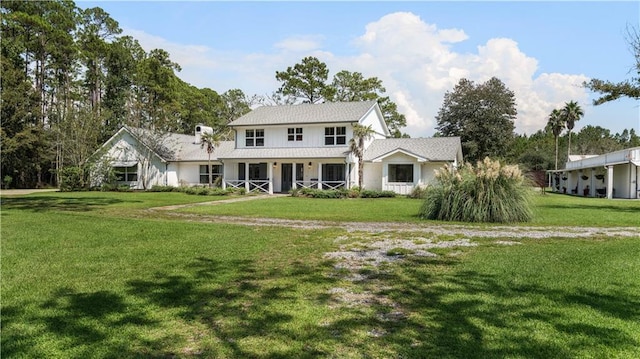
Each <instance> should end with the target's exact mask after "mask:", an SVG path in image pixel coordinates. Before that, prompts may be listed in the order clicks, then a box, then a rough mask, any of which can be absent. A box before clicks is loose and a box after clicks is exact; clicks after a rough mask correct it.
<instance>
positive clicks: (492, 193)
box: [420, 157, 532, 223]
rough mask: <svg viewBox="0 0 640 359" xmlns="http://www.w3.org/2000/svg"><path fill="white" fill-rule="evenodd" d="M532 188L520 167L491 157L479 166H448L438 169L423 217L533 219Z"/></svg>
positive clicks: (428, 193)
mask: <svg viewBox="0 0 640 359" xmlns="http://www.w3.org/2000/svg"><path fill="white" fill-rule="evenodd" d="M530 194H531V193H530V189H529V186H527V185H526V183H525V178H524V176H523V175H522V172H521V171H520V169H519V168H518V166H509V165H501V164H500V162H499V161H492V160H491V159H489V158H488V157H487V158H485V159H484V160H483V161H479V162H478V164H477V165H476V167H473V166H472V165H471V164H465V165H464V166H462V167H461V168H460V169H458V170H454V169H453V168H451V167H450V166H448V165H445V166H444V167H443V168H442V169H440V170H437V171H436V184H435V185H433V186H430V187H428V188H427V191H426V196H425V198H426V199H425V201H424V204H423V205H422V207H421V208H420V217H422V218H425V219H438V220H445V221H461V222H499V223H512V222H526V221H529V220H531V217H532V211H531V205H530Z"/></svg>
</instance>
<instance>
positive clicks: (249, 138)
mask: <svg viewBox="0 0 640 359" xmlns="http://www.w3.org/2000/svg"><path fill="white" fill-rule="evenodd" d="M245 133H246V136H245V145H246V146H247V147H254V146H256V147H258V146H264V130H247V131H246V132H245Z"/></svg>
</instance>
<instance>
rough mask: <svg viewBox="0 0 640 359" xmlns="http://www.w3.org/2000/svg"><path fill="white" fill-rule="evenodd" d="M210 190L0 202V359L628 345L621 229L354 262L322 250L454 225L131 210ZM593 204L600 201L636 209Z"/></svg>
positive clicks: (639, 345)
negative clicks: (369, 228)
mask: <svg viewBox="0 0 640 359" xmlns="http://www.w3.org/2000/svg"><path fill="white" fill-rule="evenodd" d="M545 198H546V199H547V200H549V199H551V200H552V203H553V201H560V202H559V203H560V204H565V205H566V204H567V203H574V202H573V201H577V202H575V203H579V204H582V203H587V204H588V203H591V202H590V201H586V202H582V201H579V200H584V199H582V198H572V197H567V196H558V197H557V198H556V197H554V196H547V197H545ZM214 199H216V198H215V197H200V196H188V195H184V194H180V193H169V194H168V193H153V194H147V193H73V194H68V193H48V194H41V195H33V196H25V197H16V198H2V211H1V215H0V218H1V220H2V226H1V233H0V234H1V241H2V242H1V245H2V252H1V262H0V263H1V272H2V277H1V279H0V280H1V287H2V302H1V309H2V328H1V330H2V336H1V340H2V343H1V344H2V346H1V356H2V357H7V358H56V357H58V358H149V357H151V358H168V357H173V358H191V357H205V358H248V357H254V358H274V357H281V358H282V357H287V358H289V357H295V358H317V357H327V358H329V357H340V358H362V357H373V358H389V357H393V358H395V357H408V358H425V357H426V358H431V357H433V358H505V357H512V358H585V357H591V358H610V357H617V358H637V357H640V260H638V258H640V242H638V238H607V237H593V238H590V239H588V240H587V239H549V240H539V239H538V240H530V239H516V240H514V241H513V243H508V244H509V245H505V244H501V243H499V242H497V241H496V240H493V239H487V238H471V239H470V240H471V241H472V242H473V244H474V246H457V245H454V244H452V245H450V246H449V245H443V246H442V248H437V249H434V250H433V254H437V256H423V257H421V256H417V255H415V254H414V253H415V251H413V250H402V248H397V246H396V247H394V248H393V250H388V251H386V252H385V253H387V254H386V256H387V257H389V258H387V259H389V261H387V262H383V263H377V262H375V261H368V260H365V261H364V262H362V263H364V264H362V266H361V267H354V266H353V263H352V262H349V261H345V260H341V259H337V258H329V257H327V256H326V254H327V253H328V252H334V251H338V250H347V249H348V250H352V251H354V252H353V253H354V254H355V255H356V258H357V255H359V254H361V253H364V252H363V251H365V250H366V249H367V248H370V247H371V246H373V245H374V244H375V243H377V242H379V241H382V240H389V239H391V240H406V241H410V242H412V243H430V242H433V243H437V242H440V241H445V242H447V241H451V240H458V239H459V238H446V237H445V236H440V237H439V236H436V235H432V236H430V237H429V238H421V237H415V238H414V237H412V235H411V234H408V233H404V234H400V233H393V232H387V233H348V232H346V231H342V230H338V229H323V230H319V229H314V230H300V229H288V228H279V227H250V226H238V225H227V224H215V223H199V222H190V221H182V220H179V219H172V220H170V221H166V220H164V219H163V218H162V216H159V215H158V212H155V211H147V208H150V207H156V206H161V205H170V204H177V203H189V202H192V201H210V200H214ZM565 199H566V200H565ZM297 200H301V201H297ZM594 201H601V202H593V203H594V204H592V206H597V205H598V204H599V203H604V204H607V203H609V204H611V205H612V206H613V208H612V209H610V210H611V211H614V212H615V211H618V212H620V213H624V211H630V212H632V211H633V210H634V208H636V207H634V206H635V205H629V206H630V207H628V208H626V207H625V206H627V204H624V205H622V207H618V203H622V201H607V200H601V199H600V200H595V199H594ZM318 203H320V204H318ZM635 203H637V201H636V202H635ZM316 204H317V205H318V206H319V207H318V208H311V207H310V206H312V205H316ZM413 204H415V206H416V208H417V207H418V206H419V201H415V200H409V199H402V198H396V199H380V200H373V199H372V200H370V201H369V200H366V201H365V200H335V201H334V200H307V199H299V198H274V199H267V200H256V201H248V202H240V203H235V204H224V205H217V206H210V207H194V208H193V209H199V210H200V209H205V208H206V209H208V210H211V211H215V210H221V211H223V210H225V209H224V208H232V210H237V208H242V206H244V208H245V209H250V208H252V207H258V208H260V207H262V209H263V210H267V209H269V210H276V209H287V208H288V209H289V210H290V211H291V213H294V212H296V211H298V212H308V211H310V210H312V209H315V210H318V211H323V213H325V214H324V215H325V216H328V217H327V218H331V220H334V219H333V217H329V214H330V213H331V212H337V213H338V214H339V215H338V217H340V215H341V214H346V213H353V212H355V213H368V212H371V213H368V214H366V215H362V217H358V218H368V219H361V220H372V221H382V220H390V219H389V217H394V216H396V215H398V218H404V220H406V221H415V220H417V219H414V218H413V217H412V214H411V213H412V212H411V210H410V209H408V208H409V207H410V206H411V205H413ZM294 206H296V207H294ZM325 206H326V207H329V210H325V209H322V208H325ZM343 206H344V207H345V208H344V209H343ZM559 206H560V205H559V204H558V203H556V204H553V205H551V207H549V208H546V209H544V211H547V213H552V211H554V210H562V211H566V212H563V213H565V215H564V216H565V217H566V218H569V219H570V220H571V221H572V222H577V221H578V218H579V217H580V216H577V215H576V216H574V215H572V214H571V213H572V211H574V210H580V209H579V208H571V206H569V207H568V208H564V209H562V208H560V207H559ZM234 208H235V209H234ZM625 208H626V209H625ZM304 209H306V211H305V210H304ZM226 210H229V209H226ZM252 210H253V211H255V209H252ZM396 210H397V211H398V212H395V211H396ZM601 210H603V209H602V208H598V207H594V208H592V209H591V211H592V212H594V213H598V211H601ZM209 213H211V212H209ZM255 213H260V212H259V211H257V212H255ZM379 213H382V214H379ZM396 213H398V214H396ZM567 213H569V214H567ZM250 215H254V214H250ZM264 216H266V217H269V216H274V213H266V214H264ZM623 217H624V216H623ZM284 218H289V217H286V216H285V217H284ZM571 218H573V219H571ZM315 219H318V218H315ZM351 220H355V219H351ZM396 220H397V219H396ZM546 221H547V222H549V221H550V220H546ZM625 221H628V219H623V220H622V221H618V222H615V223H617V224H616V225H621V224H620V223H626V222H625ZM583 224H584V225H592V224H591V223H583ZM603 225H604V224H603ZM421 235H422V236H425V235H426V234H421ZM502 240H505V239H502ZM345 248H346V249H345ZM383 257H384V255H383ZM385 258H386V257H385ZM401 258H403V259H401Z"/></svg>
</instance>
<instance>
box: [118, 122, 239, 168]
mask: <svg viewBox="0 0 640 359" xmlns="http://www.w3.org/2000/svg"><path fill="white" fill-rule="evenodd" d="M125 129H126V130H127V131H129V133H131V134H132V135H133V136H134V137H136V138H137V139H138V140H144V138H145V137H146V136H156V135H152V134H151V133H150V131H149V130H145V129H141V128H135V127H127V128H125ZM159 136H160V137H159V139H162V144H163V148H161V149H160V151H157V152H156V154H157V155H158V156H159V157H160V158H162V159H163V160H165V161H207V160H208V158H209V155H208V154H207V151H206V149H204V148H201V147H200V144H199V143H195V134H194V135H183V134H178V133H168V134H166V135H159ZM234 147H235V142H234V141H221V142H220V144H219V145H218V146H217V147H216V148H215V149H214V151H213V153H212V154H211V160H212V161H213V160H217V159H218V158H219V157H220V156H222V155H225V154H226V153H228V152H230V151H231V150H233V148H234Z"/></svg>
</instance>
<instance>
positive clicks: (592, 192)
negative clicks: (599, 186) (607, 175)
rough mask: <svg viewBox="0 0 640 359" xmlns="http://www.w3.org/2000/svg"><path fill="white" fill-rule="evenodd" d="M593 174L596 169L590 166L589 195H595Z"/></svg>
mask: <svg viewBox="0 0 640 359" xmlns="http://www.w3.org/2000/svg"><path fill="white" fill-rule="evenodd" d="M595 175H596V169H595V168H592V169H591V174H590V175H589V180H591V183H590V184H589V197H595V196H596V182H595V181H594V176H595Z"/></svg>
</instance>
